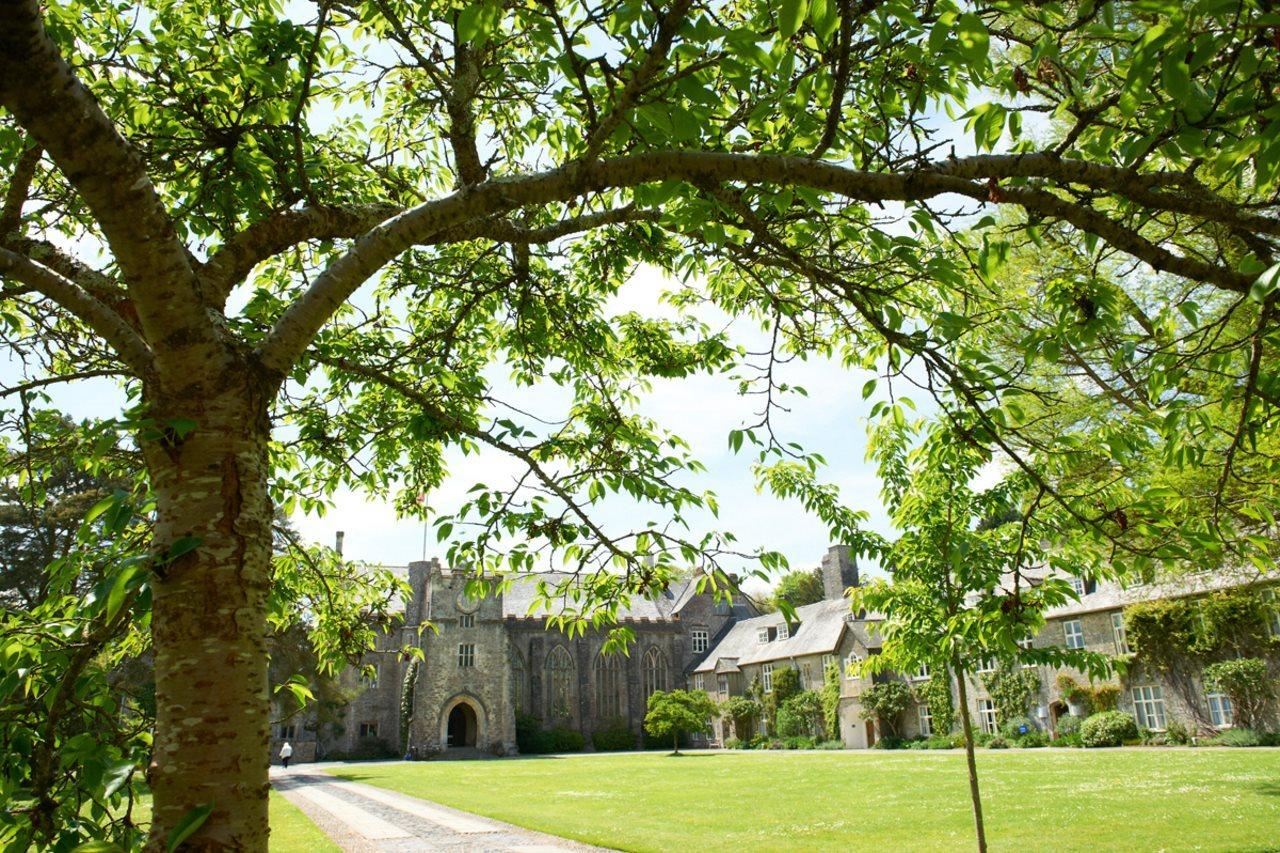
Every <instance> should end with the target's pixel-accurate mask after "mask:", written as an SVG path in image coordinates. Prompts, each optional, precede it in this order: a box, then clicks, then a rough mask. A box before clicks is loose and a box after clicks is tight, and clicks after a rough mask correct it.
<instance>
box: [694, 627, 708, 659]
mask: <svg viewBox="0 0 1280 853" xmlns="http://www.w3.org/2000/svg"><path fill="white" fill-rule="evenodd" d="M689 639H690V641H691V642H692V643H693V653H694V654H695V655H700V654H702V653H703V652H705V651H706V650H707V647H708V646H710V645H711V644H710V642H708V640H709V638H708V636H707V629H706V628H694V629H693V630H692V631H690V632H689Z"/></svg>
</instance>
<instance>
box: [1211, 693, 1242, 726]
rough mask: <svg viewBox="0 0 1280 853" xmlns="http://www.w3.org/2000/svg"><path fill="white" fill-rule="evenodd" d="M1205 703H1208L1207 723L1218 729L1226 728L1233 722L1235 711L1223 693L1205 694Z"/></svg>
mask: <svg viewBox="0 0 1280 853" xmlns="http://www.w3.org/2000/svg"><path fill="white" fill-rule="evenodd" d="M1204 698H1205V701H1206V702H1208V703H1209V722H1211V723H1213V724H1214V725H1215V726H1217V727H1218V728H1220V729H1224V728H1227V727H1228V726H1230V725H1231V724H1232V723H1233V722H1234V720H1235V715H1236V712H1235V709H1234V708H1232V707H1231V699H1230V698H1229V697H1228V696H1227V694H1225V693H1206V694H1205V696H1204Z"/></svg>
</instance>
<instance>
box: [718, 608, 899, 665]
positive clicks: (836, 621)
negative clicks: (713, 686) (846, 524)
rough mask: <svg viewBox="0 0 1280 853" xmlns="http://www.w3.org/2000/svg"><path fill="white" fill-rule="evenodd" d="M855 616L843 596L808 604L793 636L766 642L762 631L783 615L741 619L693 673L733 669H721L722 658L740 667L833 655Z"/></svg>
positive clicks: (798, 614)
mask: <svg viewBox="0 0 1280 853" xmlns="http://www.w3.org/2000/svg"><path fill="white" fill-rule="evenodd" d="M852 616H853V614H851V613H850V612H849V602H848V601H845V600H844V599H842V598H833V599H829V600H827V601H819V602H818V603H817V604H806V605H804V606H803V607H797V608H796V617H797V618H798V619H799V620H800V622H799V625H798V626H796V629H795V632H794V633H792V634H791V636H789V637H788V638H787V639H785V640H774V641H773V642H765V643H762V642H760V640H759V638H758V632H759V630H760V629H761V628H770V627H773V628H776V627H777V626H779V625H781V624H782V621H783V619H782V614H781V613H766V614H765V615H764V616H756V617H754V618H751V619H741V620H739V621H738V622H737V623H735V624H734V625H733V627H731V628H730V629H729V631H728V633H726V634H725V635H724V638H723V639H721V640H720V642H718V643H716V645H715V647H714V648H712V649H711V650H710V651H709V652H708V653H707V656H706V657H705V658H703V659H702V661H701V662H699V663H698V664H697V665H696V666H694V668H693V672H713V671H715V672H721V671H732V670H721V669H718V668H717V662H718V661H722V660H723V661H725V662H726V663H728V662H729V661H732V662H733V665H734V666H735V668H736V667H740V666H743V665H747V664H755V663H765V662H767V661H774V660H785V659H787V658H793V657H802V656H805V655H821V654H829V653H831V652H834V651H835V650H836V648H837V647H838V646H839V645H840V637H841V635H842V634H843V633H844V631H845V629H846V628H851V627H854V626H853V625H851V620H852ZM858 630H859V631H860V633H859V638H860V639H866V631H865V629H861V628H860V629H858ZM873 645H879V644H878V643H873Z"/></svg>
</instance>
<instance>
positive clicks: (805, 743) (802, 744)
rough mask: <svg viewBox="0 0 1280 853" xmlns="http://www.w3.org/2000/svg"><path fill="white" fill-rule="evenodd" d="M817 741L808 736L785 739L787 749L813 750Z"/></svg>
mask: <svg viewBox="0 0 1280 853" xmlns="http://www.w3.org/2000/svg"><path fill="white" fill-rule="evenodd" d="M817 742H818V739H817V738H815V737H810V736H809V735H800V736H797V737H789V738H787V739H786V741H785V743H786V744H787V749H813V747H814V745H815V744H817Z"/></svg>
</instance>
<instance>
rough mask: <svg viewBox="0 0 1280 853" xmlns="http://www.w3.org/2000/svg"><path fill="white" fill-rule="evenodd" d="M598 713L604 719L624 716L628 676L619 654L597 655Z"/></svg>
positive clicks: (602, 653)
mask: <svg viewBox="0 0 1280 853" xmlns="http://www.w3.org/2000/svg"><path fill="white" fill-rule="evenodd" d="M595 669H596V672H595V678H596V714H597V715H599V717H600V719H602V720H611V719H614V718H615V717H621V716H622V706H623V702H624V699H623V696H624V695H625V692H624V691H625V689H626V683H627V680H626V676H625V675H624V674H623V669H622V658H621V656H619V655H607V654H605V653H604V652H601V653H600V654H598V655H596V667H595Z"/></svg>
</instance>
